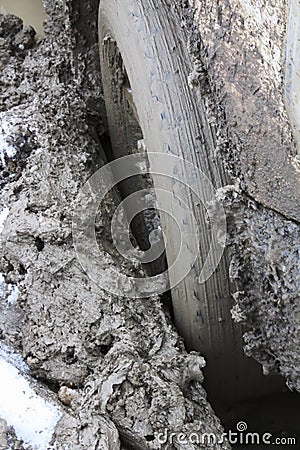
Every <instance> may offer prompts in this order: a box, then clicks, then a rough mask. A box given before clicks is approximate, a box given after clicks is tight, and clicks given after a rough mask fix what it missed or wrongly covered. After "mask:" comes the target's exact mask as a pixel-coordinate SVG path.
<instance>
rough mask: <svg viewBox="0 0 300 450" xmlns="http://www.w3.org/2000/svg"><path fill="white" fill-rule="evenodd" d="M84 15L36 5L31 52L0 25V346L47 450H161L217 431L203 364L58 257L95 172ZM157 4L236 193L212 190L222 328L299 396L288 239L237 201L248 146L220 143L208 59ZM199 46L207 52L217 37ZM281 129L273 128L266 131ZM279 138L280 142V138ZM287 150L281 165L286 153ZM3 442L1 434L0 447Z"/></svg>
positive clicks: (95, 122)
mask: <svg viewBox="0 0 300 450" xmlns="http://www.w3.org/2000/svg"><path fill="white" fill-rule="evenodd" d="M98 3H99V2H98V0H91V1H88V2H86V3H85V5H84V8H83V6H82V2H79V1H76V0H74V1H73V2H72V1H64V2H61V1H45V5H46V9H47V12H48V15H49V18H48V20H47V22H46V24H45V32H46V37H45V38H44V39H43V41H42V42H40V43H39V45H38V46H37V45H36V44H35V40H34V33H33V30H32V29H31V28H23V26H22V22H21V21H20V20H19V19H17V18H15V17H12V16H10V17H7V16H6V17H3V16H2V17H1V19H0V38H1V42H0V44H1V47H0V64H1V73H0V83H1V86H2V92H1V96H0V111H1V112H0V114H1V127H2V132H1V141H0V145H1V149H2V150H1V164H2V170H1V185H2V187H3V192H2V196H1V199H2V200H1V201H2V206H3V208H8V210H9V211H8V212H9V214H8V217H7V219H6V220H5V222H4V230H3V233H2V238H1V240H2V258H1V270H2V272H3V273H4V276H5V279H6V283H10V284H11V285H12V286H15V285H16V286H17V287H18V290H19V296H18V300H17V302H11V301H8V300H7V299H8V298H9V296H10V295H11V293H12V289H13V288H12V287H6V288H5V290H6V295H5V298H6V300H3V301H2V302H1V311H4V316H3V317H5V320H1V324H0V326H1V338H2V339H3V340H4V341H6V342H8V343H11V344H12V345H13V346H14V347H17V348H19V349H20V350H21V351H22V354H23V356H24V358H25V360H26V361H27V363H28V365H29V367H30V369H31V373H32V375H34V376H35V377H37V378H38V379H39V380H41V381H43V382H44V383H46V384H47V386H48V388H49V389H51V390H52V391H53V392H54V393H55V395H56V397H57V399H58V401H60V402H61V403H62V404H63V405H64V408H65V411H66V413H65V415H64V417H63V419H62V420H61V421H60V423H59V424H58V426H57V433H56V438H55V439H56V441H57V442H56V444H57V448H70V449H79V448H90V449H93V448H95V449H96V448H112V449H118V448H125V447H126V446H127V447H128V448H131V447H133V448H137V449H139V448H141V449H143V448H153V449H155V448H161V446H160V444H159V443H158V440H157V438H156V436H157V435H156V433H157V432H164V430H165V429H167V430H168V431H169V432H172V431H175V432H176V431H178V432H180V431H183V432H185V431H187V432H188V431H189V430H191V431H193V432H198V433H200V434H203V433H204V432H213V433H216V435H217V436H220V434H221V433H222V427H221V426H220V423H219V421H218V419H217V418H216V417H215V415H214V413H213V411H212V409H211V407H210V406H209V404H208V403H207V401H206V399H205V392H204V390H203V388H202V387H201V382H202V374H201V369H202V367H203V364H204V361H203V359H202V358H201V356H199V355H198V354H196V353H190V354H188V353H187V352H186V351H185V350H184V347H183V343H182V341H181V340H180V338H179V337H178V334H177V332H176V331H175V330H174V329H173V327H172V325H171V323H170V320H169V319H168V317H166V315H165V312H164V310H163V308H162V306H161V304H160V300H159V299H158V298H151V299H146V300H134V301H133V300H128V299H126V298H116V297H112V296H110V295H108V294H107V293H105V292H102V291H100V290H99V288H98V287H97V286H95V285H93V284H92V283H91V282H90V280H89V279H88V277H87V276H86V274H85V273H83V271H82V269H81V267H80V265H79V263H78V262H77V259H76V255H75V253H74V251H73V247H72V235H71V221H72V213H73V206H74V200H75V197H76V194H77V193H78V191H79V190H80V188H81V186H82V185H83V184H84V182H85V181H86V180H87V179H88V177H89V176H90V175H91V174H92V173H94V172H95V171H96V169H97V168H98V167H100V165H101V164H103V163H104V161H105V158H104V154H103V151H102V149H101V145H100V140H101V139H102V138H103V136H104V132H105V129H106V125H105V119H102V118H103V117H104V116H105V114H104V104H103V99H102V92H101V82H100V75H99V59H98V47H97V46H98V44H97V11H98ZM166 3H167V4H170V7H172V8H173V7H176V9H177V13H178V15H179V18H180V19H181V20H182V26H184V27H186V29H187V31H188V33H189V35H190V41H189V42H188V41H187V46H189V49H190V53H191V54H192V56H193V58H194V69H195V70H194V72H192V73H191V77H190V84H191V88H194V89H200V90H201V92H202V95H203V98H205V99H206V105H207V115H208V117H210V119H211V127H212V130H213V133H214V135H215V139H216V149H217V150H219V155H220V157H221V158H222V160H223V161H224V162H225V163H226V165H227V168H228V170H229V171H230V172H231V173H232V174H233V176H235V177H236V178H237V183H236V185H233V186H229V187H227V188H226V189H223V190H220V191H219V196H220V199H222V201H223V203H224V205H225V207H226V211H227V215H228V218H229V232H230V233H229V243H230V244H231V248H232V263H231V276H232V279H233V280H235V282H236V283H237V284H238V291H237V292H236V295H235V299H236V306H235V307H234V309H233V317H234V319H235V320H237V321H242V322H244V323H245V324H246V325H247V326H248V327H249V331H248V332H247V334H246V335H245V345H246V347H245V348H246V352H247V354H249V355H251V356H254V357H255V358H256V359H257V360H258V361H259V362H260V363H262V365H263V367H264V370H265V372H269V371H274V370H275V371H278V372H280V373H281V374H282V375H283V376H284V377H285V378H286V380H287V382H288V384H289V386H290V387H291V388H297V387H298V389H299V341H298V334H297V333H298V331H297V330H298V328H299V325H298V324H299V310H298V303H297V295H298V291H297V276H298V273H299V257H297V245H298V242H299V229H298V225H297V223H296V221H293V220H291V219H287V218H286V217H285V216H284V215H281V214H280V213H278V212H274V210H272V209H269V208H267V207H266V203H264V202H261V201H257V200H261V199H260V198H259V197H258V198H257V200H254V199H253V198H252V197H251V196H252V195H253V192H254V191H251V189H250V190H249V184H247V180H245V177H244V176H243V174H244V169H243V167H244V166H243V157H242V155H243V149H244V146H247V147H248V145H250V144H249V142H254V141H253V139H252V141H251V140H250V138H249V136H248V134H247V133H248V131H249V130H242V129H239V130H238V133H239V136H240V137H239V145H238V147H237V146H236V144H235V138H234V136H236V134H235V130H236V129H237V128H236V127H237V124H236V123H235V122H234V121H231V115H230V114H228V116H227V117H226V116H224V114H223V113H224V103H223V101H225V100H224V99H223V94H224V91H223V88H222V89H221V88H220V85H221V79H222V77H223V75H222V72H218V71H215V66H214V65H213V62H212V61H214V58H207V51H208V49H209V45H208V43H207V42H206V43H205V40H204V39H202V35H203V33H202V34H201V36H200V35H199V28H198V26H196V23H197V22H195V20H194V16H193V10H191V9H190V8H189V7H187V6H186V2H179V1H178V2H177V1H174V2H171V1H168V2H166ZM206 3H208V2H206ZM183 4H184V5H183ZM83 9H84V11H83ZM204 16H205V15H203V17H204ZM207 17H208V18H209V17H210V15H209V13H208V14H207ZM205 27H206V28H205ZM202 29H203V30H206V31H208V29H210V25H209V24H208V23H206V24H203V25H202ZM204 34H205V33H204ZM211 39H215V41H214V42H216V43H217V42H219V41H220V38H219V37H218V36H217V35H216V36H215V37H212V38H211ZM243 45H246V43H245V42H244V41H243ZM248 68H249V67H248ZM253 70H254V73H255V69H253ZM213 74H214V76H212V75H213ZM241 77H242V75H241ZM238 82H239V83H242V81H241V78H239V79H238ZM253 95H255V94H253ZM224 98H225V99H226V97H224ZM266 102H267V105H268V101H267V100H266ZM272 102H273V100H272ZM230 105H231V103H230V102H229V106H230ZM269 106H270V105H269ZM281 111H282V110H281ZM282 114H283V113H282ZM241 117H242V118H243V117H244V115H243V116H241ZM281 120H282V115H280V114H279V116H278V117H277V119H276V121H275V122H276V130H280V129H281ZM241 121H242V122H243V120H242V119H241ZM239 122H240V118H239ZM278 132H279V133H280V131H278ZM247 136H248V138H247ZM251 136H252V134H251ZM285 136H286V138H285V139H287V140H289V139H290V138H291V136H290V135H289V131H288V128H285ZM252 137H253V136H252ZM279 141H280V140H279ZM276 142H277V141H276V139H275V143H273V144H272V147H273V148H274V149H275V147H276ZM284 142H285V140H284ZM289 142H290V144H291V142H292V141H289ZM248 148H249V147H248ZM257 148H258V147H257ZM289 149H290V150H289V151H290V153H291V156H293V155H294V153H295V151H294V150H295V149H294V147H292V144H291V146H290V147H289ZM274 151H276V150H274ZM245 164H246V163H245ZM247 167H248V166H247ZM114 202H115V196H113V195H112V196H110V197H109V198H107V199H106V201H105V202H104V204H103V205H102V207H101V208H102V209H101V224H100V225H101V226H99V229H98V241H99V245H100V248H101V251H102V254H103V260H104V261H105V263H106V264H107V265H108V269H109V264H113V263H114V264H119V262H118V259H117V258H116V257H115V255H114V251H113V250H112V249H111V250H110V252H111V255H112V258H111V259H110V260H109V261H108V262H107V259H105V257H104V254H105V253H104V249H105V250H107V249H110V248H111V242H110V237H109V232H108V228H109V219H108V218H109V215H110V214H111V212H112V211H113V210H114ZM262 203H264V204H265V206H263V205H262ZM286 215H287V216H289V214H286ZM91 257H92V255H91ZM113 259H114V262H113ZM126 270H127V271H128V272H130V271H133V270H136V269H134V268H132V267H130V266H128V267H126ZM10 299H12V298H11V297H10ZM11 303H12V304H11ZM6 319H7V320H6ZM5 427H6V425H5V423H4V422H1V434H0V439H2V440H3V439H7V431H5V430H6V428H5ZM5 436H6V437H5ZM0 442H1V441H0ZM64 445H67V447H63V446H64ZM68 446H69V447H68ZM177 448H181V447H180V445H178V446H177ZM204 448H207V446H205V445H204ZM215 448H229V447H228V444H226V443H224V444H220V446H219V447H215Z"/></svg>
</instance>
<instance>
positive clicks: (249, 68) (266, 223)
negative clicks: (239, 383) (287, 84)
mask: <svg viewBox="0 0 300 450" xmlns="http://www.w3.org/2000/svg"><path fill="white" fill-rule="evenodd" d="M170 3H173V2H170ZM175 3H177V2H175ZM178 3H181V4H180V5H178V7H177V9H178V11H179V13H180V15H181V17H182V19H183V26H184V27H186V29H187V31H188V33H189V36H190V39H189V42H188V43H187V45H188V46H189V51H190V54H191V56H192V59H193V61H194V70H193V71H192V72H191V75H190V84H191V86H192V87H193V88H194V89H198V90H200V92H201V94H202V96H203V98H204V99H205V102H206V112H207V116H208V117H209V118H210V123H211V126H212V129H213V132H214V136H215V145H216V152H217V154H218V155H219V157H220V158H221V159H222V161H223V164H225V166H226V167H227V170H228V172H229V173H230V174H231V175H232V176H233V179H235V180H236V182H235V185H234V186H228V187H227V188H225V189H224V190H221V191H220V198H222V199H223V200H224V205H225V207H226V212H227V217H228V219H229V220H228V222H229V230H228V231H229V236H228V237H229V239H228V243H229V245H230V246H231V249H232V260H231V269H230V273H231V277H232V280H233V281H235V282H236V283H237V286H238V290H237V292H236V294H235V295H234V297H235V300H236V306H235V307H234V308H233V311H232V315H233V318H234V320H237V321H240V322H243V323H245V325H246V326H247V327H248V328H249V331H248V332H247V333H246V334H245V350H246V353H247V354H248V355H249V356H252V357H254V358H256V359H257V361H259V362H260V363H261V364H262V365H263V369H264V372H265V373H269V372H270V371H275V372H276V371H277V372H278V373H280V374H282V375H283V376H284V377H285V378H286V380H287V383H288V385H289V387H290V388H291V389H293V388H295V389H298V390H299V388H300V385H299V362H300V354H299V349H300V346H299V331H298V330H299V276H298V274H299V268H300V267H299V264H300V262H299V261H300V260H299V217H298V214H299V207H298V205H299V187H298V186H299V180H300V177H299V171H298V169H297V164H296V162H295V161H296V159H293V158H295V156H296V146H295V143H294V141H293V138H292V134H291V127H290V125H289V122H288V120H287V115H286V111H285V107H284V102H283V96H282V76H283V62H282V61H283V58H282V59H281V57H282V55H283V37H284V22H283V18H284V7H283V5H282V4H280V5H276V6H275V4H274V5H273V4H272V5H269V6H267V5H266V6H265V7H262V8H260V6H259V5H254V3H253V2H244V1H242V0H241V1H233V0H232V1H230V2H228V3H226V7H225V3H224V4H219V3H218V5H217V4H214V5H213V2H210V1H207V2H199V1H194V2H191V3H192V4H193V6H192V7H191V6H189V5H187V4H186V3H184V2H178ZM182 3H184V5H182ZM248 8H250V10H249V9H248ZM251 8H252V9H251ZM275 19H276V20H275ZM238 24H239V26H238ZM256 155H258V156H256ZM263 159H264V161H265V162H264V163H262V161H263ZM291 161H293V162H291ZM288 173H289V174H288ZM266 206H269V207H270V208H268V207H266ZM276 209H277V211H280V213H279V212H276V211H275V210H276ZM286 216H287V217H289V218H290V219H291V218H293V219H295V220H289V219H288V218H287V217H286Z"/></svg>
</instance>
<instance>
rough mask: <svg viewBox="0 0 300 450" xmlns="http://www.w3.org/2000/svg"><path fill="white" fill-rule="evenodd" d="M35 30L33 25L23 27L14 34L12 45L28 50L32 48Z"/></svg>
mask: <svg viewBox="0 0 300 450" xmlns="http://www.w3.org/2000/svg"><path fill="white" fill-rule="evenodd" d="M35 35H36V31H35V29H34V28H33V27H30V26H29V27H24V28H23V29H22V30H21V31H19V33H18V34H16V36H15V39H14V46H15V48H17V49H18V50H21V51H23V50H28V49H30V48H32V47H33V46H34V44H35V39H34V38H35Z"/></svg>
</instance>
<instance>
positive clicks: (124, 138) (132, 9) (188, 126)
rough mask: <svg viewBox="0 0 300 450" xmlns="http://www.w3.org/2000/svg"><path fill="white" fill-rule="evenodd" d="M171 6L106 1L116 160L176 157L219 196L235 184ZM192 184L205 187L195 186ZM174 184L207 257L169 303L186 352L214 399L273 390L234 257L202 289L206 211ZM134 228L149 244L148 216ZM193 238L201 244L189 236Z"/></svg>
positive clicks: (128, 185)
mask: <svg viewBox="0 0 300 450" xmlns="http://www.w3.org/2000/svg"><path fill="white" fill-rule="evenodd" d="M168 3H169V2H166V1H163V2H162V1H161V0H140V1H139V2H136V1H134V0H101V2H100V9H99V40H100V60H101V72H102V81H103V90H104V97H105V104H106V111H107V121H108V125H109V131H110V137H111V143H112V157H113V158H120V157H122V156H124V155H128V154H131V153H132V152H137V149H138V147H139V148H141V147H145V148H146V150H147V152H149V153H150V152H154V153H155V152H159V153H163V154H165V155H168V154H170V153H172V154H173V155H176V156H178V157H180V158H183V159H184V160H187V161H190V162H191V163H193V164H194V165H195V166H197V167H198V168H199V169H200V171H201V173H204V174H205V175H206V176H207V177H208V178H209V179H210V180H211V182H212V183H213V185H214V186H215V187H216V188H218V187H221V186H224V185H226V184H228V182H230V180H228V176H227V175H226V173H225V171H224V168H223V166H222V162H221V161H218V160H216V156H215V139H214V135H213V132H212V129H211V127H210V125H209V123H208V120H207V117H206V113H205V107H204V104H203V101H202V99H201V97H200V93H199V92H195V91H193V90H191V89H190V88H189V86H188V76H189V73H190V71H191V70H192V63H191V61H190V57H189V54H188V51H187V46H186V42H187V37H186V36H185V35H184V31H183V29H182V28H181V27H180V21H179V19H178V17H177V16H176V13H175V12H174V11H173V10H172V8H171V7H170V6H169V5H168ZM182 177H183V178H184V179H183V180H182V181H183V184H188V183H189V182H190V180H189V179H188V178H189V177H188V174H185V173H182ZM185 181H186V183H184V182H185ZM148 182H149V180H148V181H147V183H148ZM153 183H154V187H155V189H156V190H157V192H158V191H159V189H160V188H163V187H165V186H166V185H168V188H169V189H170V190H171V191H172V188H173V187H174V186H171V184H172V183H171V181H170V180H167V181H163V180H161V178H160V179H159V180H155V179H153ZM194 183H195V185H197V183H198V184H199V183H200V181H199V180H198V179H197V178H195V180H194ZM142 184H143V180H139V179H136V180H135V181H134V182H130V181H127V182H124V183H123V184H122V186H121V187H120V190H121V193H122V195H123V196H124V197H126V196H128V195H130V194H131V193H132V192H134V191H135V190H137V189H139V188H140V187H141V186H142ZM177 184H178V189H179V190H180V191H181V193H183V195H184V198H185V201H186V203H187V206H188V208H189V209H190V210H191V211H193V214H194V216H195V217H196V220H197V224H198V227H199V229H200V230H201V236H200V239H199V242H193V238H191V242H190V245H191V246H197V245H198V244H199V246H200V254H199V256H198V258H197V260H196V262H195V264H194V265H193V267H192V268H191V270H190V271H189V273H188V275H187V276H186V277H185V278H184V279H183V280H182V281H181V282H180V283H179V284H177V285H176V286H174V287H173V288H172V292H171V295H172V304H173V310H174V317H175V323H176V326H177V328H178V330H179V332H180V333H181V335H182V336H183V337H184V340H185V344H186V346H187V348H188V349H189V350H197V351H199V352H200V353H201V354H202V355H204V356H205V357H206V360H207V368H206V373H205V377H206V389H207V390H208V394H209V398H213V399H216V400H218V401H233V400H239V399H244V398H247V397H251V396H253V395H258V394H261V393H267V392H268V391H272V390H273V389H274V387H273V385H272V382H270V380H267V379H264V377H263V376H262V374H261V370H260V368H259V367H258V365H257V364H256V363H255V362H254V361H252V360H250V359H248V358H246V357H245V356H244V355H243V350H242V334H243V330H242V328H241V326H239V325H238V324H235V323H233V321H232V319H231V315H230V310H231V308H232V304H233V302H232V296H231V294H232V292H234V286H232V285H231V282H230V279H229V274H228V266H229V256H228V254H227V251H225V252H224V255H223V257H222V259H221V261H220V263H219V265H218V267H217V269H216V270H215V272H214V273H213V274H212V275H211V277H210V278H209V279H208V280H207V281H206V282H205V283H200V282H199V273H200V271H201V267H202V266H203V262H204V261H205V258H206V256H207V254H208V252H209V249H210V241H211V236H210V230H209V227H208V225H207V217H206V211H205V208H204V207H203V206H201V205H199V204H198V203H196V201H195V198H194V196H193V195H189V194H188V193H187V192H186V190H185V188H184V187H181V186H180V183H177ZM198 187H199V186H198ZM200 188H201V189H203V185H201V186H200ZM166 201H168V202H169V198H168V200H166V199H165V198H164V196H163V195H160V194H158V195H157V203H158V209H159V211H160V210H164V209H167V207H169V206H170V205H166V204H165V203H166ZM174 201H175V200H174ZM174 209H175V207H174ZM137 220H138V225H136V226H135V227H134V226H133V228H135V229H138V230H139V232H140V236H137V241H138V242H139V244H140V246H142V242H143V239H144V238H143V236H144V235H145V230H147V226H148V225H147V223H145V217H142V216H140V217H139V218H137ZM160 220H161V223H162V228H163V230H164V234H165V236H166V237H167V240H166V255H167V261H168V264H169V265H170V264H171V262H172V261H174V260H175V259H176V251H177V250H178V249H177V248H176V243H177V242H178V229H177V228H176V227H175V226H174V221H172V220H171V219H170V218H169V217H168V216H167V215H164V216H162V217H161V218H160ZM137 234H138V233H137ZM188 234H189V235H190V236H195V234H194V230H192V229H191V230H189V231H188ZM146 246H147V243H146ZM158 265H159V264H158ZM152 269H153V267H152ZM153 270H155V269H153ZM156 270H157V267H156ZM179 270H180V269H179ZM177 275H178V278H180V274H177ZM254 385H255V389H254Z"/></svg>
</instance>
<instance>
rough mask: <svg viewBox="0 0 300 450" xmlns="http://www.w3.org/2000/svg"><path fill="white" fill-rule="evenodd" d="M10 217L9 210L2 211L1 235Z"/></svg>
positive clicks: (0, 212) (0, 219) (0, 213)
mask: <svg viewBox="0 0 300 450" xmlns="http://www.w3.org/2000/svg"><path fill="white" fill-rule="evenodd" d="M0 139H1V137H0ZM8 215H9V208H7V207H5V208H4V209H2V210H1V211H0V233H2V231H3V229H4V222H5V220H6V219H7V217H8Z"/></svg>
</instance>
